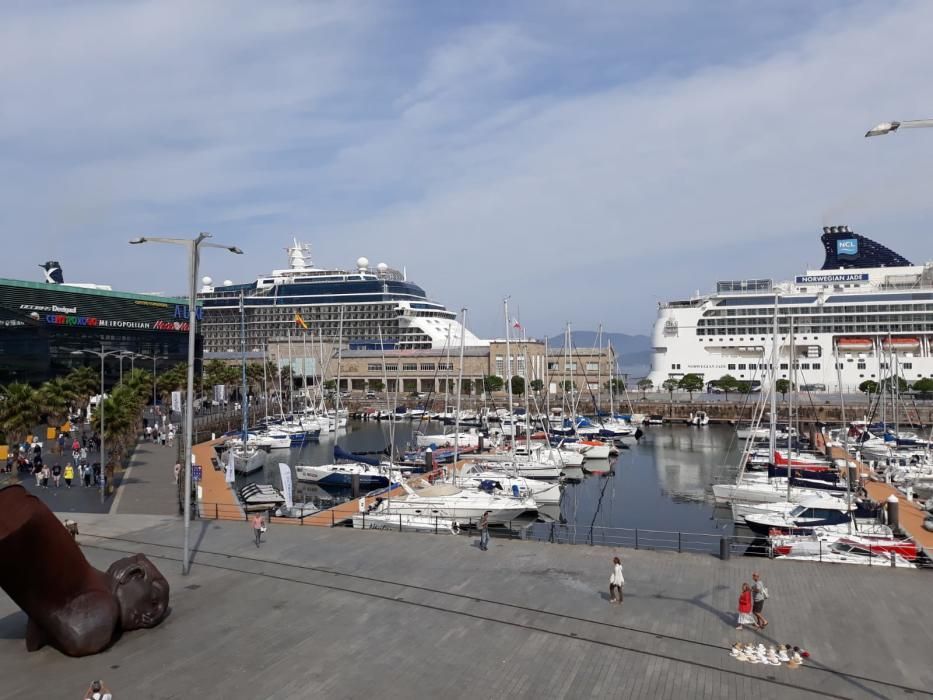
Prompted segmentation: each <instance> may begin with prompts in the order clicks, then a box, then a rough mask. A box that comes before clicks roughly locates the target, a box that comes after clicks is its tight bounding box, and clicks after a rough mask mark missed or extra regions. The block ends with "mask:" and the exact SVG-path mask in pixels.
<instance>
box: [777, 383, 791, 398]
mask: <svg viewBox="0 0 933 700" xmlns="http://www.w3.org/2000/svg"><path fill="white" fill-rule="evenodd" d="M774 388H775V390H776V391H777V393H779V394H780V395H781V398H782V399H786V398H787V392H788V391H790V380H789V379H778V380H777V381H776V382H775V383H774Z"/></svg>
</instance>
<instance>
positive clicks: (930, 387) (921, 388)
mask: <svg viewBox="0 0 933 700" xmlns="http://www.w3.org/2000/svg"><path fill="white" fill-rule="evenodd" d="M911 388H912V389H913V390H914V391H915V392H916V393H918V394H931V393H933V379H930V378H929V377H926V378H924V379H918V380H917V381H915V382H914V384H913V387H911Z"/></svg>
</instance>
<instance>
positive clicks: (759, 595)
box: [752, 571, 768, 629]
mask: <svg viewBox="0 0 933 700" xmlns="http://www.w3.org/2000/svg"><path fill="white" fill-rule="evenodd" d="M767 599H768V588H767V586H765V582H764V581H762V580H761V574H759V573H758V572H757V571H756V572H755V573H753V574H752V613H753V614H754V615H755V622H756V623H757V624H758V628H759V629H764V628H765V627H767V626H768V621H767V620H766V619H765V616H764V615H763V614H762V611H763V610H764V608H765V601H766V600H767Z"/></svg>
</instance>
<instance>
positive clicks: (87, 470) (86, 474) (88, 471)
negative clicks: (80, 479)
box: [84, 464, 94, 487]
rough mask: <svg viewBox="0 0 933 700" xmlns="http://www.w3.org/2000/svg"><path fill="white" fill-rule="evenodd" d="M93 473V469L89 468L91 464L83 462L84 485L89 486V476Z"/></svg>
mask: <svg viewBox="0 0 933 700" xmlns="http://www.w3.org/2000/svg"><path fill="white" fill-rule="evenodd" d="M93 474H94V470H93V469H91V465H90V464H85V465H84V485H85V486H86V487H90V486H91V477H92V476H93Z"/></svg>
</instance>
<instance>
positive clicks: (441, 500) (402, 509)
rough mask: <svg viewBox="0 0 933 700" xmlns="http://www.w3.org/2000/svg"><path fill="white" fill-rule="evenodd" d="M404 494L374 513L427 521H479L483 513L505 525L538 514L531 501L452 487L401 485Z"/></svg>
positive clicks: (448, 485)
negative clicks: (528, 515) (533, 513)
mask: <svg viewBox="0 0 933 700" xmlns="http://www.w3.org/2000/svg"><path fill="white" fill-rule="evenodd" d="M402 488H404V489H405V491H406V493H405V494H404V495H402V496H394V497H392V498H391V499H386V500H385V501H383V503H382V504H381V505H380V506H379V507H378V508H377V510H375V511H373V512H374V513H378V512H380V511H381V510H385V511H387V512H392V513H395V514H401V515H418V516H427V517H430V518H449V519H451V520H457V521H458V522H460V524H461V525H462V524H463V523H464V522H470V521H471V522H473V523H474V524H475V523H477V522H479V519H480V518H482V517H483V513H486V512H487V511H488V512H489V522H490V523H505V522H509V521H510V520H514V519H515V518H517V517H518V516H519V515H521V514H522V513H526V512H529V511H532V512H534V511H537V509H538V506H537V503H535V501H534V499H532V498H528V499H525V500H524V501H519V500H517V499H514V498H509V497H505V496H492V495H489V494H485V493H481V492H479V491H473V490H469V489H461V488H459V487H457V486H453V485H451V484H434V485H433V486H428V487H427V488H424V489H420V490H419V491H415V490H414V489H412V488H411V487H409V486H407V485H405V484H403V485H402Z"/></svg>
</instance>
